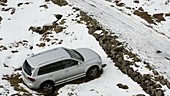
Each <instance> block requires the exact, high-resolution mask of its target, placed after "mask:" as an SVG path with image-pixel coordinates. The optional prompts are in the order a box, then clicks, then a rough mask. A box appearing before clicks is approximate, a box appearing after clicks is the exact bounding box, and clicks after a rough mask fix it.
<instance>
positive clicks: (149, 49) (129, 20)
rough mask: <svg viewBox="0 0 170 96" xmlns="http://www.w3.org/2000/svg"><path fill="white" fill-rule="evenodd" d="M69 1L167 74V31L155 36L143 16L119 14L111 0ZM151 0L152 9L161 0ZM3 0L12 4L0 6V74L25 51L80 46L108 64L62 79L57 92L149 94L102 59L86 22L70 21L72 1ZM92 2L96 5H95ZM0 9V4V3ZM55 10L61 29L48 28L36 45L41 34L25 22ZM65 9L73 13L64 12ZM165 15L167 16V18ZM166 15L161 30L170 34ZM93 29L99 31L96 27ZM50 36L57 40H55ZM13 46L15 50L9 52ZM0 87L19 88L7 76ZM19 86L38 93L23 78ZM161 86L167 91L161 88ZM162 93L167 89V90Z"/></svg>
mask: <svg viewBox="0 0 170 96" xmlns="http://www.w3.org/2000/svg"><path fill="white" fill-rule="evenodd" d="M125 1H126V3H127V4H129V6H135V5H130V4H131V3H130V0H124V2H125ZM157 1H158V0H157ZM26 2H29V4H24V3H26ZM69 2H71V3H72V4H73V5H76V6H78V7H79V8H81V9H82V10H83V11H86V12H88V13H89V14H91V15H93V17H94V18H95V19H97V20H98V21H99V22H100V23H101V24H102V25H103V26H104V27H105V28H107V29H110V30H112V31H113V32H114V33H115V34H116V35H118V36H119V39H120V41H125V42H126V43H127V44H128V48H129V49H132V51H133V52H134V53H136V54H138V55H139V56H140V57H141V58H142V59H143V60H146V61H149V62H151V63H152V64H153V65H154V66H155V67H156V68H157V69H158V70H159V71H160V72H162V73H163V72H166V73H167V74H166V75H167V76H169V74H168V73H170V66H169V65H168V64H170V61H169V60H167V59H166V58H170V51H169V47H170V40H169V39H168V38H167V37H166V36H163V35H160V34H159V33H157V32H155V31H154V30H152V29H151V28H148V27H147V26H145V25H144V24H146V22H143V23H141V22H142V20H141V19H139V18H137V17H136V16H127V15H126V14H122V13H121V12H120V11H118V10H117V9H116V8H113V7H111V6H110V5H111V3H109V2H106V1H104V0H69ZM143 2H144V1H143ZM152 2H153V1H152ZM155 2H156V1H155ZM155 2H153V3H154V4H150V3H149V4H150V6H151V7H153V8H154V6H156V5H158V4H159V5H160V4H161V2H162V1H160V2H156V3H155ZM18 3H23V5H21V6H20V7H18V6H17V4H18ZM7 4H8V6H3V7H5V8H9V7H14V8H15V9H16V10H15V13H14V14H12V15H11V14H10V11H7V12H6V11H0V16H2V18H3V20H2V21H1V23H0V38H3V40H0V45H4V46H6V47H7V50H2V52H1V51H0V65H1V67H0V70H1V73H0V77H1V78H2V77H3V75H7V74H8V75H10V74H12V73H14V68H18V67H20V66H21V65H22V62H23V61H24V59H25V58H26V57H27V56H28V55H29V54H32V53H38V52H41V51H45V50H48V49H51V48H55V47H61V46H62V47H67V48H84V47H85V48H90V49H92V50H94V51H96V52H97V53H98V54H99V55H100V56H101V57H102V60H103V63H104V64H107V66H106V67H105V68H104V72H103V74H102V75H101V77H100V78H97V79H95V80H92V81H89V82H86V83H81V84H67V85H65V86H64V87H62V88H61V89H59V91H58V92H59V94H58V96H67V95H69V94H72V96H102V95H103V96H118V95H119V96H132V95H137V94H145V95H146V96H148V95H147V94H146V93H145V92H144V91H143V90H142V88H141V87H140V86H139V85H138V84H137V83H135V82H134V81H133V80H131V79H130V77H128V76H127V75H124V74H123V73H121V71H120V70H119V69H118V68H117V67H115V66H114V63H113V62H112V61H111V60H110V59H109V58H107V55H106V54H105V52H104V51H103V49H102V48H101V47H100V45H99V44H98V42H97V41H96V40H95V38H94V37H93V36H91V35H89V34H88V29H87V28H86V25H85V24H79V23H77V22H76V21H72V19H75V18H76V15H77V14H78V13H76V12H74V10H73V9H72V6H68V5H67V6H64V7H59V6H57V5H54V4H53V3H51V2H45V1H44V0H17V1H16V0H8V3H7ZM43 4H46V5H47V6H48V9H45V8H43V7H39V6H40V5H43ZM149 4H147V5H149ZM92 5H95V7H94V6H92ZM150 6H146V10H147V11H149V12H151V13H153V12H154V10H151V9H150ZM167 6H169V5H166V6H164V7H162V6H161V5H160V10H159V11H161V12H168V11H170V10H169V9H168V7H167ZM161 8H162V9H161ZM0 9H2V8H1V7H0ZM165 9H167V10H165ZM54 14H62V15H63V17H62V18H63V19H66V20H65V21H66V23H65V24H64V25H63V26H66V29H64V30H63V32H61V33H57V34H56V33H55V32H53V33H52V34H50V36H53V37H51V41H50V42H46V46H45V47H38V46H36V44H38V43H41V42H43V41H42V40H41V35H39V34H37V33H35V32H33V33H32V32H31V31H29V30H28V29H29V27H30V26H43V25H48V24H51V23H52V22H53V21H55V20H56V18H55V16H54ZM69 14H72V15H71V16H68V15H69ZM77 19H78V18H77ZM167 19H168V20H169V18H167ZM168 20H167V22H164V23H163V24H162V25H160V30H165V31H164V32H165V33H166V34H167V36H169V35H168V34H169V33H168V32H169V30H170V29H168V28H169V27H168V24H169V23H168ZM66 33H68V34H66ZM96 33H101V32H100V31H97V32H96ZM146 34H147V35H146ZM50 36H49V37H50ZM54 39H58V41H55V40H54ZM23 40H27V41H28V43H27V44H26V45H22V44H21V45H19V46H18V47H16V46H17V42H19V41H23ZM53 40H54V41H53ZM60 40H63V42H62V44H55V45H53V44H51V43H52V42H57V43H58V42H60ZM30 46H33V50H30V49H29V48H30ZM12 50H18V53H11V51H12ZM157 50H161V51H162V53H160V54H157V53H156V51H157ZM165 57H166V58H165ZM3 64H7V65H8V66H9V67H4V65H3ZM137 70H139V71H141V72H143V74H144V73H149V72H150V71H148V70H147V69H142V68H141V69H137ZM118 83H122V84H124V85H127V86H128V87H129V89H126V90H125V89H120V88H118V86H117V84H118ZM0 86H3V87H2V88H1V87H0V93H2V95H6V94H7V95H12V94H15V93H18V91H16V90H14V89H13V87H12V86H11V85H10V83H9V82H8V81H6V80H0ZM20 86H22V87H24V89H26V90H27V91H29V92H30V93H32V94H33V95H35V96H36V95H37V92H36V91H33V90H30V89H29V88H27V87H26V86H25V85H23V84H22V83H21V84H20ZM165 90H167V88H166V87H165ZM21 93H22V92H21ZM165 93H166V94H170V92H169V90H168V91H166V92H165Z"/></svg>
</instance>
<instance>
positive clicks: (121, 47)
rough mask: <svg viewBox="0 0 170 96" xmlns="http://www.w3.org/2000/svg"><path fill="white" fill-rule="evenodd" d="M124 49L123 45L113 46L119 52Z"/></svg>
mask: <svg viewBox="0 0 170 96" xmlns="http://www.w3.org/2000/svg"><path fill="white" fill-rule="evenodd" d="M123 49H124V47H123V46H119V47H115V49H114V50H115V51H118V52H121V51H122V50H123Z"/></svg>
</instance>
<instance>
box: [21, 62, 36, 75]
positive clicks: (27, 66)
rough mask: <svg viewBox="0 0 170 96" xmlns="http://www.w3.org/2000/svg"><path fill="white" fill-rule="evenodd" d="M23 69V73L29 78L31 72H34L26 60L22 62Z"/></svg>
mask: <svg viewBox="0 0 170 96" xmlns="http://www.w3.org/2000/svg"><path fill="white" fill-rule="evenodd" d="M23 69H24V71H25V72H26V73H27V74H28V75H29V76H31V74H32V71H33V70H34V68H32V67H31V66H30V65H29V64H28V62H27V60H25V62H24V64H23Z"/></svg>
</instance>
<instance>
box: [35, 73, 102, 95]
mask: <svg viewBox="0 0 170 96" xmlns="http://www.w3.org/2000/svg"><path fill="white" fill-rule="evenodd" d="M102 73H103V70H101V71H100V75H98V76H97V77H96V78H94V79H97V78H99V77H100V76H101V74H102ZM94 79H90V78H88V77H83V78H80V79H76V80H73V81H70V82H67V83H64V84H61V85H58V86H55V87H54V90H53V91H52V92H43V91H41V90H37V91H38V92H39V93H42V94H43V95H44V96H56V95H58V94H59V93H58V90H59V89H60V88H62V87H64V86H65V85H67V84H81V83H86V82H89V81H91V80H94Z"/></svg>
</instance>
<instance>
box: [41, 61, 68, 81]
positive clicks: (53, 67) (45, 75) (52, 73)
mask: <svg viewBox="0 0 170 96" xmlns="http://www.w3.org/2000/svg"><path fill="white" fill-rule="evenodd" d="M38 75H39V76H38V79H39V80H43V81H45V80H53V81H54V82H56V83H61V82H62V80H63V79H65V69H64V66H63V64H62V62H55V63H51V64H49V65H46V66H43V67H40V69H39V72H38Z"/></svg>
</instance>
